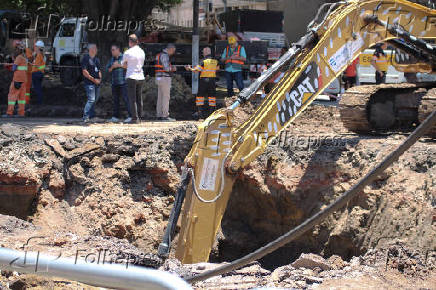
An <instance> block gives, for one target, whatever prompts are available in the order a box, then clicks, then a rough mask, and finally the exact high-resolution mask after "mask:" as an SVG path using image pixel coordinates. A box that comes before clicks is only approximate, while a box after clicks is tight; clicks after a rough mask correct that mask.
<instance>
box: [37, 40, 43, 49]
mask: <svg viewBox="0 0 436 290" xmlns="http://www.w3.org/2000/svg"><path fill="white" fill-rule="evenodd" d="M35 45H36V46H37V47H44V42H43V41H42V40H38V41H37V42H36V43H35Z"/></svg>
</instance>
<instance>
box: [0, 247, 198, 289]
mask: <svg viewBox="0 0 436 290" xmlns="http://www.w3.org/2000/svg"><path fill="white" fill-rule="evenodd" d="M0 269H2V270H10V271H17V272H19V273H26V274H34V275H39V276H45V277H61V278H66V279H68V280H73V281H79V282H82V283H85V284H89V285H92V286H97V287H105V288H117V289H135V290H136V289H153V290H154V289H155V290H167V289H191V287H190V286H189V285H188V284H187V283H186V282H185V281H183V280H182V279H181V278H180V277H178V276H176V275H174V274H170V273H167V272H163V271H158V270H153V269H147V268H143V267H138V266H130V265H121V264H95V263H94V264H92V263H87V262H85V261H83V260H77V259H73V258H58V257H54V256H48V255H43V254H40V253H39V252H37V253H34V252H20V251H15V250H11V249H6V248H0Z"/></svg>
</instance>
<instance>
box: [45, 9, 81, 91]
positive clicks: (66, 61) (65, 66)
mask: <svg viewBox="0 0 436 290" xmlns="http://www.w3.org/2000/svg"><path fill="white" fill-rule="evenodd" d="M86 22H87V18H86V17H83V18H64V19H63V20H61V22H60V26H59V29H58V31H57V32H56V34H55V37H54V39H53V48H52V53H53V57H52V59H53V62H54V64H55V66H54V68H59V69H58V70H59V73H60V79H61V82H62V83H63V84H64V85H66V86H72V85H75V84H76V83H77V82H78V81H79V80H80V78H81V70H80V68H79V66H80V59H81V56H82V55H83V53H84V52H85V51H86V48H87V45H88V37H87V32H86ZM56 65H58V66H56Z"/></svg>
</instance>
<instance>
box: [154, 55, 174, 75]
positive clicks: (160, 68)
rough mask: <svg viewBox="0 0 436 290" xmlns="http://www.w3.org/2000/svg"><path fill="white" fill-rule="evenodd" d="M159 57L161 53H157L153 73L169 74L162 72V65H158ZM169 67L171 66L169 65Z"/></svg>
mask: <svg viewBox="0 0 436 290" xmlns="http://www.w3.org/2000/svg"><path fill="white" fill-rule="evenodd" d="M160 55H161V53H158V54H157V55H156V64H155V65H154V69H155V70H154V72H166V73H169V72H167V71H166V70H164V67H163V65H162V64H161V63H160ZM170 67H171V64H170Z"/></svg>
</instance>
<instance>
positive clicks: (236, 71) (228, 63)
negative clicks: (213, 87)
mask: <svg viewBox="0 0 436 290" xmlns="http://www.w3.org/2000/svg"><path fill="white" fill-rule="evenodd" d="M228 42H229V45H227V47H226V48H225V49H224V51H223V54H222V55H221V60H222V61H223V62H224V63H225V68H226V79H227V96H228V97H229V98H231V97H232V96H233V81H236V85H237V86H238V89H239V91H242V90H243V89H244V79H243V77H242V66H243V65H244V63H245V61H246V59H247V54H246V52H245V48H244V47H243V46H242V45H239V44H238V42H237V40H236V37H234V36H230V37H229V39H228Z"/></svg>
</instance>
